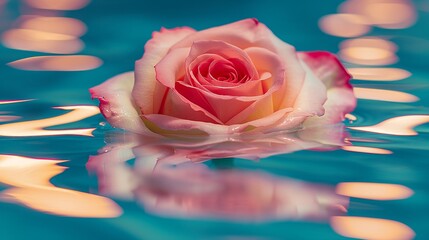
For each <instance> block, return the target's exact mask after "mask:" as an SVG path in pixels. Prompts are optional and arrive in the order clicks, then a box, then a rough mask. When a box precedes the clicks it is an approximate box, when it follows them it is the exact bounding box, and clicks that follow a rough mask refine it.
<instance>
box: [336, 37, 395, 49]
mask: <svg viewBox="0 0 429 240" xmlns="http://www.w3.org/2000/svg"><path fill="white" fill-rule="evenodd" d="M352 47H368V48H377V49H384V50H386V51H390V52H396V51H397V50H398V46H397V45H396V44H395V43H393V42H391V41H388V40H386V39H383V38H377V37H361V38H354V39H347V40H344V41H342V42H341V44H340V48H341V49H343V48H352Z"/></svg>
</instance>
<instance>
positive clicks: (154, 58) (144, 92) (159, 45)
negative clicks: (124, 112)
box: [132, 27, 195, 113]
mask: <svg viewBox="0 0 429 240" xmlns="http://www.w3.org/2000/svg"><path fill="white" fill-rule="evenodd" d="M194 32H195V30H193V29H192V28H188V27H185V28H175V29H161V32H154V33H153V37H152V39H151V40H149V41H148V42H147V43H146V45H145V53H144V55H143V57H142V59H140V60H138V61H137V62H136V66H135V78H136V83H135V87H134V89H133V90H132V96H133V98H134V99H135V101H136V104H137V105H138V106H139V107H140V108H141V110H142V111H143V112H144V113H153V112H154V110H153V105H154V97H156V98H157V99H155V102H157V101H158V100H159V102H161V100H160V99H159V98H161V97H162V94H159V93H160V92H162V91H163V90H164V89H162V88H161V89H159V87H158V89H157V87H156V85H159V84H157V81H156V80H155V69H154V66H155V65H156V64H157V63H158V62H159V61H160V60H161V59H162V58H163V57H164V56H165V55H166V54H167V52H168V50H169V49H170V47H171V46H172V45H174V44H175V43H176V42H177V41H179V40H181V39H183V38H184V37H186V36H188V35H190V34H192V33H194ZM159 95H161V96H159Z"/></svg>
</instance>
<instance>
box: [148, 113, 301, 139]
mask: <svg viewBox="0 0 429 240" xmlns="http://www.w3.org/2000/svg"><path fill="white" fill-rule="evenodd" d="M292 110H293V109H292V108H285V109H282V110H280V111H277V112H275V113H273V114H271V115H269V116H267V117H264V118H261V119H258V120H254V121H251V122H248V123H244V124H235V125H221V124H213V123H208V122H201V121H191V120H186V119H179V118H176V117H171V116H167V115H161V114H148V115H145V116H144V120H145V121H146V125H148V126H152V127H154V129H153V130H154V131H155V132H157V133H159V134H161V135H170V136H183V135H188V136H189V135H194V136H205V135H234V134H241V133H249V134H250V133H251V132H255V133H269V132H276V131H285V130H286V131H292V130H296V128H298V127H300V125H301V123H302V122H303V120H304V119H305V118H306V117H307V116H305V115H302V116H298V115H297V116H293V117H289V113H290V112H291V111H292ZM149 128H150V127H149ZM151 129H152V128H151Z"/></svg>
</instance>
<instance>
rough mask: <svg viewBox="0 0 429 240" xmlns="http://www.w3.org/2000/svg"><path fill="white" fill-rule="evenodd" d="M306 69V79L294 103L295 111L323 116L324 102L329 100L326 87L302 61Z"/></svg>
mask: <svg viewBox="0 0 429 240" xmlns="http://www.w3.org/2000/svg"><path fill="white" fill-rule="evenodd" d="M301 66H302V68H303V69H304V71H305V80H304V84H303V85H302V88H301V90H300V91H299V93H298V96H297V98H296V100H295V103H294V105H293V107H294V109H295V111H294V112H303V113H307V114H309V115H310V116H311V115H313V116H322V115H323V114H324V113H325V109H324V108H323V104H324V103H325V102H326V100H327V94H326V87H325V85H324V84H323V82H322V81H321V80H320V79H319V78H318V77H317V76H316V75H315V74H314V73H313V71H312V70H311V69H310V68H309V67H308V66H307V64H306V63H305V62H303V61H302V62H301Z"/></svg>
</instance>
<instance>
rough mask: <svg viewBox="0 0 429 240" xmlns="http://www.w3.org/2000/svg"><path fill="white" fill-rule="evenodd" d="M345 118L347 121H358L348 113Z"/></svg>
mask: <svg viewBox="0 0 429 240" xmlns="http://www.w3.org/2000/svg"><path fill="white" fill-rule="evenodd" d="M344 117H345V118H346V119H348V120H349V121H356V120H357V117H356V116H355V115H353V114H351V113H347V114H346V115H345V116H344Z"/></svg>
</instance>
